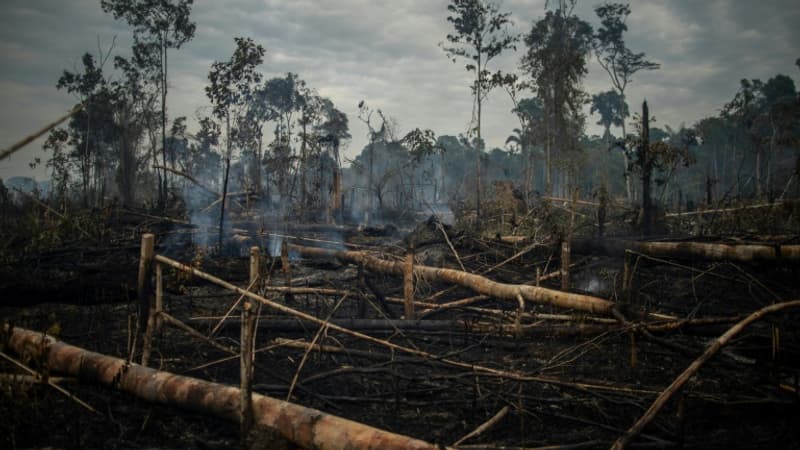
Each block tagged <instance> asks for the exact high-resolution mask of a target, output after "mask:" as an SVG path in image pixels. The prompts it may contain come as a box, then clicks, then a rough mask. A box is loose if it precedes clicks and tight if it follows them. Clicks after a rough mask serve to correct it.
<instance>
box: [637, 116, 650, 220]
mask: <svg viewBox="0 0 800 450" xmlns="http://www.w3.org/2000/svg"><path fill="white" fill-rule="evenodd" d="M639 161H640V164H641V167H642V234H643V235H645V236H650V234H651V233H652V231H653V218H652V209H653V207H652V199H651V197H650V179H651V178H652V176H653V158H652V157H651V156H650V112H649V110H648V108H647V102H646V101H645V102H644V103H642V144H641V147H640V149H639Z"/></svg>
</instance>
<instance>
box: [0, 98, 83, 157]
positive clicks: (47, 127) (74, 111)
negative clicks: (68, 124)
mask: <svg viewBox="0 0 800 450" xmlns="http://www.w3.org/2000/svg"><path fill="white" fill-rule="evenodd" d="M82 109H83V103H80V104H78V105H76V106H75V107H74V108H72V110H71V111H70V112H68V113H67V114H65V115H64V116H62V117H60V118H58V119H57V120H56V121H55V122H53V123H51V124H49V125H45V127H44V128H42V129H41V130H39V131H37V132H35V133H33V134H31V135H29V136H28V137H26V138H24V139H22V140H21V141H19V142H17V143H16V144H14V145H12V146H11V147H8V148H7V149H5V150H3V151H2V152H0V161H2V160H4V159H6V158H7V157H9V156H11V155H12V154H13V153H14V152H16V151H17V150H19V149H21V148H22V147H25V146H26V145H28V144H30V143H31V142H33V141H35V140H36V139H37V138H38V137H39V136H41V135H43V134H45V133H47V132H48V131H50V130H52V129H53V128H55V127H57V126H58V125H59V124H60V123H61V122H63V121H65V120H67V119H69V118H70V117H72V116H74V115H75V114H77V113H78V111H80V110H82Z"/></svg>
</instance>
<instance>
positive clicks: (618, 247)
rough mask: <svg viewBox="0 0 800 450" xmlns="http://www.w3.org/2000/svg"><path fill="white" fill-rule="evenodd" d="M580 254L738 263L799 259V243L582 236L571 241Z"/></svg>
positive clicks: (798, 260)
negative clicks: (634, 254) (631, 254)
mask: <svg viewBox="0 0 800 450" xmlns="http://www.w3.org/2000/svg"><path fill="white" fill-rule="evenodd" d="M572 248H573V250H574V251H576V252H579V253H591V252H599V253H603V254H606V255H610V256H623V255H624V253H625V250H626V249H628V250H634V251H637V252H639V253H644V254H646V255H648V256H654V257H657V258H676V259H697V258H702V259H706V260H710V261H739V262H800V245H770V244H717V243H707V242H664V241H661V242H638V241H627V240H622V239H606V240H597V239H581V240H576V241H574V242H573V243H572Z"/></svg>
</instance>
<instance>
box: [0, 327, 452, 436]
mask: <svg viewBox="0 0 800 450" xmlns="http://www.w3.org/2000/svg"><path fill="white" fill-rule="evenodd" d="M3 332H4V334H5V335H7V336H8V341H7V343H6V345H7V347H8V348H9V349H11V350H12V351H14V352H15V353H17V354H19V355H23V356H31V357H34V358H36V359H43V364H45V365H47V367H48V368H49V370H50V371H53V372H59V373H63V374H66V375H71V376H75V377H78V378H79V379H80V380H81V381H84V382H88V383H99V384H103V385H106V386H111V387H114V388H116V389H119V390H121V391H124V392H127V393H130V394H133V395H135V396H137V397H140V398H142V399H144V400H147V401H150V402H154V403H162V404H165V405H170V406H177V407H180V408H184V409H187V410H191V411H197V412H201V413H205V414H210V415H214V416H217V417H220V418H223V419H227V420H230V421H233V422H237V423H238V422H240V420H241V416H240V412H239V404H240V392H239V389H238V388H236V387H232V386H226V385H223V384H219V383H212V382H209V381H204V380H200V379H197V378H191V377H186V376H182V375H175V374H172V373H169V372H162V371H158V370H155V369H151V368H149V367H144V366H140V365H138V364H131V363H128V362H126V361H125V360H123V359H120V358H115V357H112V356H106V355H102V354H99V353H95V352H91V351H89V350H85V349H82V348H80V347H75V346H72V345H69V344H66V343H64V342H60V341H58V340H56V339H54V338H53V337H50V336H47V335H44V334H42V333H37V332H34V331H31V330H26V329H23V328H10V327H9V326H7V325H6V326H4V329H3ZM253 417H254V422H255V426H256V427H262V428H266V429H269V430H272V431H275V432H277V433H279V434H280V435H281V436H283V437H284V438H286V439H287V440H289V441H291V442H292V443H294V444H296V445H298V446H300V447H303V448H310V449H320V450H322V449H340V448H352V449H376V450H377V449H420V450H428V449H429V450H436V449H439V448H440V447H439V446H437V445H434V444H431V443H428V442H425V441H421V440H418V439H414V438H411V437H408V436H403V435H399V434H395V433H391V432H388V431H384V430H380V429H378V428H373V427H370V426H368V425H364V424H362V423H358V422H353V421H351V420H348V419H344V418H342V417H338V416H334V415H331V414H326V413H324V412H322V411H318V410H315V409H311V408H306V407H303V406H300V405H296V404H293V403H289V402H285V401H282V400H276V399H273V398H270V397H266V396H263V395H259V394H253Z"/></svg>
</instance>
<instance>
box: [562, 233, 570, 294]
mask: <svg viewBox="0 0 800 450" xmlns="http://www.w3.org/2000/svg"><path fill="white" fill-rule="evenodd" d="M569 256H570V247H569V240H564V241H562V242H561V290H562V291H565V292H566V291H569Z"/></svg>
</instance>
